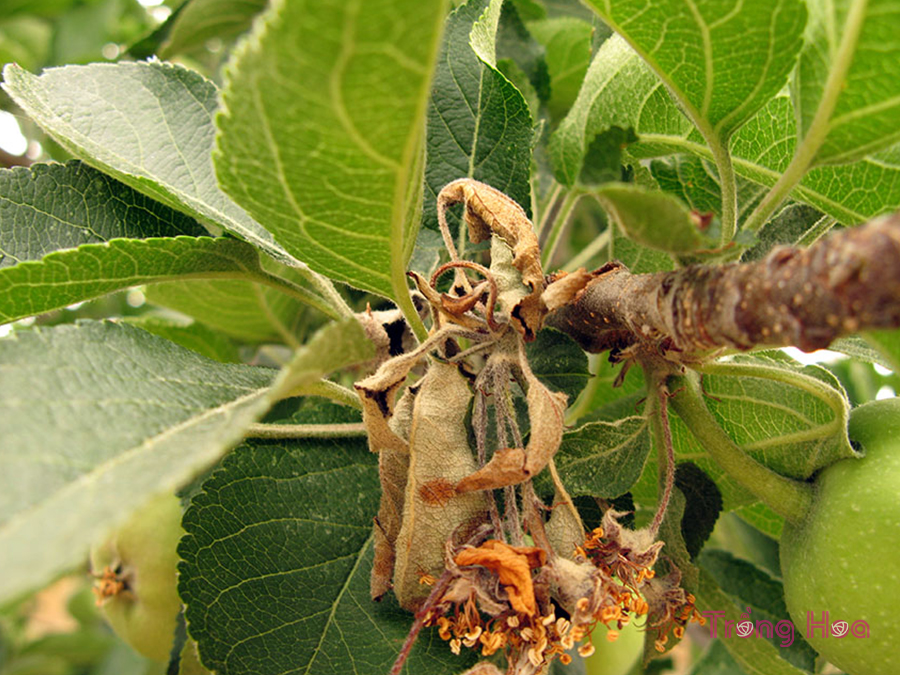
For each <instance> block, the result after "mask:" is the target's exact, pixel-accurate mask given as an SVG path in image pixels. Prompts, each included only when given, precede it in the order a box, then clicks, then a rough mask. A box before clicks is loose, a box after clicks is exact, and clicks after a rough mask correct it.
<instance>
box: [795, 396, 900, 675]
mask: <svg viewBox="0 0 900 675" xmlns="http://www.w3.org/2000/svg"><path fill="white" fill-rule="evenodd" d="M850 438H851V439H853V440H854V441H857V442H858V443H860V444H861V445H862V447H863V450H864V451H865V457H864V458H862V459H860V460H845V461H841V462H837V463H836V464H833V465H832V466H830V467H828V468H827V469H825V470H824V471H822V474H821V475H820V476H819V478H818V479H817V480H816V497H815V500H814V502H813V507H812V509H811V510H810V513H809V516H808V517H807V518H806V519H805V520H804V521H803V522H800V523H795V524H790V523H789V524H787V525H786V526H785V528H784V532H783V534H782V537H781V568H782V575H783V577H784V594H785V601H786V603H787V608H788V611H789V612H790V615H791V618H792V619H793V620H794V623H795V624H796V625H797V627H798V628H799V630H800V633H801V634H802V635H804V636H806V638H807V640H808V641H809V643H810V644H811V645H812V646H813V647H814V648H815V649H816V650H818V651H819V653H821V655H822V656H823V657H824V658H825V659H827V660H828V661H831V662H832V663H833V664H834V665H836V666H838V667H839V668H841V669H842V670H844V671H845V672H847V673H848V674H849V675H896V674H897V673H900V652H898V651H897V644H896V640H897V636H898V635H900V613H898V611H897V610H898V607H900V399H888V400H884V401H875V402H873V403H869V404H866V405H863V406H860V407H859V408H856V409H854V410H853V413H852V414H851V416H850ZM810 612H812V620H813V621H814V622H818V623H821V622H822V621H823V618H824V617H823V613H824V612H827V613H828V623H829V628H828V633H829V635H828V636H827V637H825V636H823V629H822V628H815V629H814V631H813V635H812V636H807V633H808V629H809V620H810V617H809V614H808V613H810ZM862 622H865V624H863V623H862ZM838 635H841V636H840V637H838Z"/></svg>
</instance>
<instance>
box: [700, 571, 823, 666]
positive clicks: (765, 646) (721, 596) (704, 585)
mask: <svg viewBox="0 0 900 675" xmlns="http://www.w3.org/2000/svg"><path fill="white" fill-rule="evenodd" d="M696 596H697V607H698V608H699V609H700V612H701V613H710V612H721V614H719V615H718V616H717V622H716V633H717V634H718V635H722V634H723V624H722V622H723V621H731V622H738V621H740V620H741V617H740V610H739V609H738V608H737V607H736V606H735V604H734V602H733V601H732V599H731V597H730V596H729V595H728V594H727V593H725V592H724V591H723V590H722V589H721V588H719V586H718V584H716V582H715V579H713V577H712V576H711V575H710V574H709V572H707V571H705V570H704V569H701V570H700V587H699V588H698V590H697V593H696ZM705 629H706V630H709V631H710V632H711V631H712V626H711V622H710V623H707V625H706V626H705ZM722 643H723V644H724V645H725V647H726V648H727V649H728V652H729V653H730V654H731V657H732V658H733V659H734V660H735V661H737V663H738V665H739V666H740V667H741V668H742V669H743V671H744V672H745V673H746V674H747V675H804V674H805V672H806V671H803V670H800V669H799V668H796V667H794V666H793V665H791V664H790V663H788V662H787V661H785V660H784V659H783V658H781V656H779V652H778V649H777V648H776V647H774V646H773V645H772V643H770V642H769V641H768V640H759V639H756V638H747V639H741V638H738V637H735V636H734V630H733V629H732V637H731V638H730V639H724V640H722Z"/></svg>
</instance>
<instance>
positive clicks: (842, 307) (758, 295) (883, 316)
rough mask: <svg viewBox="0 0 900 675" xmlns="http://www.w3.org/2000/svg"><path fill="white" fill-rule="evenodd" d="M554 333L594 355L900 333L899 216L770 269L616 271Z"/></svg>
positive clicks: (554, 322)
mask: <svg viewBox="0 0 900 675" xmlns="http://www.w3.org/2000/svg"><path fill="white" fill-rule="evenodd" d="M592 277H593V278H592V279H591V280H590V281H589V282H588V283H587V284H586V285H585V287H584V288H583V289H582V290H581V291H580V292H579V293H578V294H577V295H576V296H575V298H574V301H573V302H572V303H570V304H568V305H565V306H563V307H561V308H559V309H558V310H557V311H556V312H555V313H554V314H552V315H550V316H549V317H548V319H547V325H550V326H553V327H554V328H557V329H559V330H562V331H564V332H566V333H568V334H569V335H571V336H572V337H573V338H575V339H576V340H577V341H578V342H579V343H580V344H581V346H582V347H583V348H584V349H586V350H587V351H590V352H600V351H605V350H607V349H623V348H625V347H628V346H630V345H633V344H637V343H644V344H655V345H657V346H658V347H659V348H660V349H661V350H662V351H676V352H678V351H680V352H685V353H686V354H690V353H697V352H703V351H708V350H713V349H717V348H731V349H740V350H747V349H751V348H753V347H756V346H769V347H784V346H788V345H795V346H797V347H800V348H801V349H803V350H806V351H811V350H815V349H821V348H823V347H827V346H828V345H829V344H830V343H831V342H832V341H833V340H835V339H836V338H838V337H841V336H843V335H847V334H850V333H856V332H859V331H862V330H870V329H878V328H894V327H897V326H900V214H894V215H891V216H887V217H884V218H879V219H877V220H874V221H872V222H870V223H868V224H867V225H863V226H860V227H855V228H852V229H846V230H842V231H840V232H836V233H834V234H832V235H831V236H829V237H827V238H825V239H822V240H820V241H819V242H817V243H815V244H814V245H812V246H810V247H809V248H807V249H800V248H796V247H778V248H776V249H774V250H773V251H772V252H771V253H769V255H768V256H766V257H765V258H764V259H763V260H760V261H757V262H752V263H732V264H727V265H709V266H704V265H694V266H691V267H685V268H683V269H680V270H676V271H673V272H660V273H655V274H631V273H630V272H629V271H628V269H627V268H625V267H624V266H623V265H621V264H619V263H608V264H607V265H604V266H603V267H601V268H600V269H598V270H596V271H595V272H593V273H592Z"/></svg>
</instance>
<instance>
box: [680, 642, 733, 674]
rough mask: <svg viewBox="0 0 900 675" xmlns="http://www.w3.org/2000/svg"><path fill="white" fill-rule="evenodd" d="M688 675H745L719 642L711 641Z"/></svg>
mask: <svg viewBox="0 0 900 675" xmlns="http://www.w3.org/2000/svg"><path fill="white" fill-rule="evenodd" d="M690 675H745V674H744V671H743V670H741V667H740V666H739V665H738V664H737V662H735V660H734V659H733V658H732V656H731V654H729V653H728V650H727V649H726V648H725V645H724V644H723V643H722V641H721V640H713V641H712V642H710V644H709V647H708V648H707V650H706V651H705V652H703V656H701V657H700V658H699V659H698V660H697V661H696V662H695V663H694V666H693V668H691V671H690Z"/></svg>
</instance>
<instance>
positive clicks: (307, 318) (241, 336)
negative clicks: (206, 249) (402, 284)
mask: <svg viewBox="0 0 900 675" xmlns="http://www.w3.org/2000/svg"><path fill="white" fill-rule="evenodd" d="M260 263H261V265H262V267H263V270H265V271H266V272H268V273H270V274H273V275H276V276H277V277H279V278H283V279H286V280H287V281H289V282H292V283H293V284H295V285H297V286H304V284H305V282H306V280H305V278H304V275H303V274H302V273H301V272H300V271H298V270H296V269H294V268H291V267H287V266H285V265H281V264H279V263H277V262H275V261H274V260H272V259H271V258H268V257H264V258H260ZM144 293H145V295H146V297H147V301H148V302H150V303H152V304H155V305H159V306H162V307H168V308H169V309H174V310H176V311H178V312H181V313H182V314H187V315H188V316H190V317H193V318H194V319H196V320H197V321H201V322H203V323H205V324H207V325H209V326H211V327H213V328H216V329H217V330H220V331H222V332H224V333H226V334H228V335H230V336H232V337H234V338H237V339H238V340H243V341H245V342H251V343H255V342H281V343H284V344H289V345H290V344H292V338H293V340H298V341H302V339H303V335H304V333H305V332H307V331H308V330H310V329H315V328H316V327H317V326H318V325H320V323H321V319H320V318H319V317H320V316H321V315H313V314H312V313H311V312H309V311H308V310H307V307H306V305H305V304H304V303H302V302H301V301H300V300H299V299H298V298H297V297H294V296H292V295H288V294H286V293H284V292H283V290H280V289H276V288H272V287H269V286H262V285H260V284H257V283H253V282H250V281H238V280H235V281H227V280H213V281H202V280H201V281H171V282H164V283H161V284H154V285H152V286H148V287H147V288H146V289H145V290H144Z"/></svg>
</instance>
